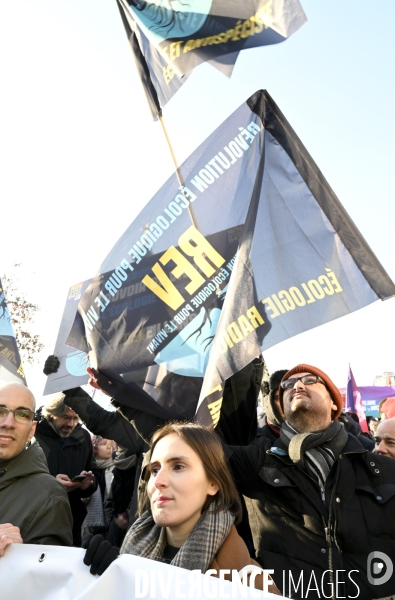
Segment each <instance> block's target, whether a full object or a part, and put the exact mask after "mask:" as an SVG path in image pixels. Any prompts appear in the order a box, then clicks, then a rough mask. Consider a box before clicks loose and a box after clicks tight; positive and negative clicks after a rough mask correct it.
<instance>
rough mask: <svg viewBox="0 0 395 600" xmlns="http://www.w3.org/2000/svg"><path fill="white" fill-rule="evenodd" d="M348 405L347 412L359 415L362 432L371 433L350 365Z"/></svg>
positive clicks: (347, 392)
mask: <svg viewBox="0 0 395 600" xmlns="http://www.w3.org/2000/svg"><path fill="white" fill-rule="evenodd" d="M346 404H347V410H349V411H351V412H354V413H356V414H357V416H358V419H359V424H360V426H361V429H362V431H364V432H365V433H369V427H368V422H367V420H366V414H365V409H364V406H363V404H362V395H361V393H360V391H359V389H358V387H357V384H356V383H355V378H354V375H353V372H352V370H351V366H350V365H348V377H347V387H346Z"/></svg>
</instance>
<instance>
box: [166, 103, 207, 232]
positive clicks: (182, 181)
mask: <svg viewBox="0 0 395 600" xmlns="http://www.w3.org/2000/svg"><path fill="white" fill-rule="evenodd" d="M158 119H159V121H160V124H161V125H162V129H163V133H164V134H165V138H166V141H167V145H168V147H169V150H170V154H171V157H172V159H173V162H174V166H175V168H176V176H177V179H178V183H179V184H180V187H181V188H183V187H184V185H185V182H184V179H183V177H182V175H181V171H180V167H179V164H178V162H177V158H176V155H175V152H174V150H173V146H172V143H171V141H170V138H169V134H168V133H167V129H166V125H165V122H164V119H163V116H162V113H158ZM182 193H183V192H182ZM188 213H189V216H190V218H191V221H192V225H193V226H194V227H196V229H198V230H199V227H198V224H197V220H196V215H195V213H194V210H193V208H192V206H191V205H190V204H189V205H188Z"/></svg>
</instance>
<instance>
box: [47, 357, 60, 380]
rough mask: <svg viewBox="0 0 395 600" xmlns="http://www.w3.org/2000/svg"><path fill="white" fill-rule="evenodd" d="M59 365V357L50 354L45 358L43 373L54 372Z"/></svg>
mask: <svg viewBox="0 0 395 600" xmlns="http://www.w3.org/2000/svg"><path fill="white" fill-rule="evenodd" d="M59 367H60V362H59V359H58V358H57V357H56V356H54V355H53V354H51V355H50V356H48V358H47V360H46V361H45V364H44V368H43V373H44V374H45V375H50V374H51V373H56V371H57V370H58V369H59Z"/></svg>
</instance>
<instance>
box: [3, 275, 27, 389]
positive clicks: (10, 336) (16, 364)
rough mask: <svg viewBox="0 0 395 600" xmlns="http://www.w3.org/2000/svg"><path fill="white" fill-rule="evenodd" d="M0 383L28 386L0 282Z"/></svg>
mask: <svg viewBox="0 0 395 600" xmlns="http://www.w3.org/2000/svg"><path fill="white" fill-rule="evenodd" d="M0 381H7V382H12V381H16V382H19V383H23V384H24V385H27V384H26V379H25V373H24V370H23V366H22V361H21V357H20V355H19V350H18V346H17V343H16V339H15V333H14V329H13V327H12V322H11V317H10V313H9V310H8V306H7V300H6V297H5V293H4V289H3V286H2V283H1V280H0Z"/></svg>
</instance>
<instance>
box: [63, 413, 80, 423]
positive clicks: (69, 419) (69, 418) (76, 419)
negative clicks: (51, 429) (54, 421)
mask: <svg viewBox="0 0 395 600" xmlns="http://www.w3.org/2000/svg"><path fill="white" fill-rule="evenodd" d="M58 419H62V421H64V422H65V423H68V422H69V421H73V423H78V421H79V420H80V418H79V417H78V416H77V415H76V416H75V417H72V416H71V415H63V416H62V417H58Z"/></svg>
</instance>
